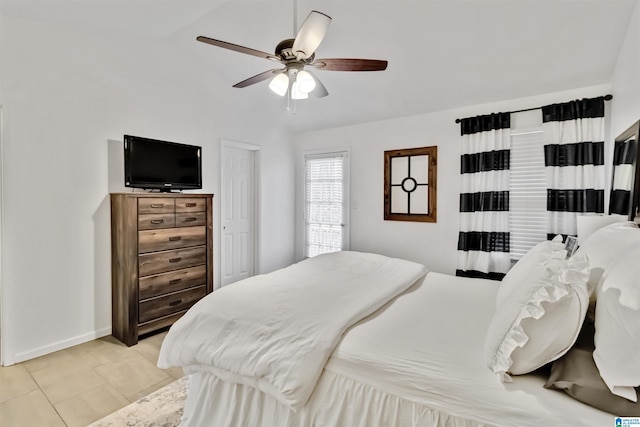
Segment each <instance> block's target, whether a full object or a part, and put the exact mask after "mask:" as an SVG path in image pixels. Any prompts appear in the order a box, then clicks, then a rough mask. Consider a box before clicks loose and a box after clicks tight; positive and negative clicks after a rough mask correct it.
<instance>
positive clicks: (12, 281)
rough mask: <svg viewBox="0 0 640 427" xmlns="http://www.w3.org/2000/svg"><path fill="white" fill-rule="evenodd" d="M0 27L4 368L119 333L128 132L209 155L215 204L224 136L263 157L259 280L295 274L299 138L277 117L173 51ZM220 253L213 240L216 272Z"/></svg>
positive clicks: (36, 25) (109, 38) (57, 29)
mask: <svg viewBox="0 0 640 427" xmlns="http://www.w3.org/2000/svg"><path fill="white" fill-rule="evenodd" d="M0 19H1V25H0V40H1V41H0V43H1V44H0V48H1V50H2V64H1V65H0V76H1V80H0V105H2V107H3V119H4V129H3V137H4V138H3V139H4V159H3V160H4V170H3V178H4V188H3V193H4V194H3V198H4V247H3V249H4V252H3V295H2V301H1V302H2V306H1V310H2V318H3V324H2V353H3V362H4V363H5V364H11V363H14V362H19V361H21V360H26V359H29V358H32V357H36V356H39V355H41V354H46V353H49V352H51V351H54V350H57V349H60V348H65V347H68V346H71V345H74V344H77V343H80V342H84V341H87V340H90V339H93V338H95V337H97V336H102V335H107V334H109V333H110V332H111V281H110V280H111V279H110V277H111V272H110V207H109V197H108V194H109V191H114V190H115V191H117V190H121V189H123V187H122V174H121V168H122V165H121V164H120V163H119V160H118V159H117V156H114V155H113V152H114V150H115V151H118V150H121V145H120V144H121V141H122V135H123V134H125V133H128V134H133V135H141V136H148V137H151V138H159V139H166V140H170V141H179V142H184V143H189V144H195V145H201V146H203V184H204V185H203V189H202V192H207V193H218V192H219V189H220V185H219V176H220V173H219V153H220V141H221V139H222V138H226V139H232V140H236V141H243V142H248V143H253V144H257V145H261V146H262V147H263V148H262V150H261V156H262V160H263V161H262V174H261V180H262V181H261V182H262V189H261V190H262V191H263V197H262V201H261V204H260V211H261V213H262V226H261V230H262V235H261V236H260V239H261V240H260V241H261V247H262V250H261V253H262V257H261V259H260V260H259V265H260V272H267V271H271V270H273V269H276V268H280V267H283V266H285V265H288V264H290V263H291V261H292V260H293V258H294V256H293V248H292V242H293V236H294V229H293V225H292V224H293V221H294V218H293V211H294V187H293V178H294V167H293V157H292V149H291V137H290V135H288V134H286V133H285V132H283V131H282V130H279V129H274V128H273V125H271V124H270V123H271V120H269V117H263V116H261V115H260V114H259V112H256V111H252V110H251V107H250V106H246V105H245V104H243V103H242V101H241V100H240V99H239V97H237V96H233V95H234V94H232V95H231V96H230V94H229V92H230V90H232V89H231V88H229V87H228V85H227V84H225V83H223V82H221V81H220V79H219V78H217V76H216V75H215V74H213V73H212V72H211V70H206V69H203V67H202V66H201V64H199V63H198V62H197V61H196V60H195V59H193V58H190V57H187V56H186V55H185V54H183V53H182V52H180V51H179V50H177V49H173V48H172V46H171V44H170V43H164V42H163V41H159V40H152V39H146V38H143V37H138V36H132V35H125V34H114V33H110V32H106V31H105V32H103V33H101V32H99V31H98V30H96V29H85V28H82V27H80V26H77V27H73V26H69V25H65V26H58V25H56V24H50V23H42V22H35V21H24V20H20V19H16V18H11V17H7V16H1V17H0ZM249 118H250V120H251V123H250V126H248V125H247V120H248V119H249ZM110 141H111V142H110ZM276 159H277V161H276ZM276 164H277V167H274V165H276ZM273 188H277V189H278V191H277V194H271V193H270V192H269V190H270V189H273ZM214 206H215V207H214V215H215V216H216V218H218V217H219V208H218V203H216V198H215V197H214ZM214 221H215V222H214V224H217V219H215V220H214ZM214 234H215V231H214ZM218 248H219V238H218V236H215V239H214V252H215V265H219V256H218V253H219V250H218ZM219 276H220V275H219V272H218V271H216V272H215V282H216V286H217V284H218V283H219Z"/></svg>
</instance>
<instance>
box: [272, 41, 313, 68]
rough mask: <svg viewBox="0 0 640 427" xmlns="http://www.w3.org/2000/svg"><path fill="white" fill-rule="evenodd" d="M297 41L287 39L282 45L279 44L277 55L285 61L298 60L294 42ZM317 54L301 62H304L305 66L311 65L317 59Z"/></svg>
mask: <svg viewBox="0 0 640 427" xmlns="http://www.w3.org/2000/svg"><path fill="white" fill-rule="evenodd" d="M294 41H295V39H285V40H282V41H281V42H280V43H278V45H277V46H276V50H275V54H276V56H279V57H280V58H282V60H283V61H287V62H288V61H293V60H296V58H297V57H296V55H295V54H294V53H293V49H292V48H293V42H294ZM315 56H316V54H315V52H314V53H313V54H311V56H309V57H308V58H307V59H304V60H302V61H301V62H304V63H305V64H308V63H311V62H313V59H314V58H315Z"/></svg>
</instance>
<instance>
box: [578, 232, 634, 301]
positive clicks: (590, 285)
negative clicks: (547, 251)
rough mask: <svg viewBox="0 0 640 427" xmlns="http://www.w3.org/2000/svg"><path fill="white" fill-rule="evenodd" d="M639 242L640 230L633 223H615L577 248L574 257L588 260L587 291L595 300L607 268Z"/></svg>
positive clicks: (596, 233)
mask: <svg viewBox="0 0 640 427" xmlns="http://www.w3.org/2000/svg"><path fill="white" fill-rule="evenodd" d="M638 242H640V230H639V229H638V224H636V223H634V222H629V221H627V222H617V223H614V224H611V225H607V226H606V227H602V228H600V229H599V230H596V231H595V232H593V234H591V235H590V236H589V237H588V238H587V239H586V240H585V241H584V243H583V244H582V245H580V247H579V248H578V250H577V251H576V253H575V255H579V254H585V255H587V258H589V267H590V268H591V272H590V275H589V281H588V282H587V289H588V291H589V295H591V297H592V299H595V296H596V293H595V292H594V291H595V289H596V288H597V287H598V284H599V283H600V284H601V282H602V280H603V274H604V272H605V271H606V269H607V267H609V266H610V265H612V264H613V263H614V262H615V261H616V260H617V259H619V258H620V256H622V254H624V253H625V252H626V251H627V250H628V247H629V246H630V245H633V244H634V243H638Z"/></svg>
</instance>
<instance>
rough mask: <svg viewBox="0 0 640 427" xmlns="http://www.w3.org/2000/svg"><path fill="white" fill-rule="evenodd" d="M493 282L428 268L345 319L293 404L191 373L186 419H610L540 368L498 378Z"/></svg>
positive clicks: (235, 422)
mask: <svg viewBox="0 0 640 427" xmlns="http://www.w3.org/2000/svg"><path fill="white" fill-rule="evenodd" d="M497 288H498V283H497V282H493V281H488V280H481V279H468V278H461V277H454V276H448V275H443V274H438V273H433V272H431V273H429V274H427V276H426V277H425V278H424V279H423V280H421V281H419V282H418V283H417V284H415V285H414V286H412V287H411V288H410V289H409V290H408V291H406V292H405V293H404V294H402V295H401V296H400V297H398V298H396V299H395V300H394V301H392V302H390V303H388V304H387V305H385V306H384V307H382V308H381V309H380V310H378V311H377V312H375V313H374V314H373V315H371V316H369V317H367V318H365V319H363V320H362V321H360V322H359V323H357V324H355V325H354V326H353V327H351V328H350V329H349V330H348V331H347V333H346V334H345V335H344V336H343V339H342V340H341V342H340V343H339V344H338V346H337V347H336V349H335V350H334V352H333V354H332V356H331V358H330V359H329V361H328V363H327V364H326V366H325V368H324V371H323V373H322V375H321V377H320V379H319V381H318V383H317V385H316V387H315V390H314V392H313V394H312V396H311V398H310V399H309V401H308V402H307V403H306V404H305V405H304V406H303V407H302V408H301V409H300V410H298V411H296V412H294V411H292V410H290V409H289V408H287V407H286V406H284V405H282V404H281V403H279V402H277V401H276V400H275V399H273V398H271V397H269V396H267V395H265V394H263V393H261V392H260V391H258V390H257V389H254V388H253V387H250V386H247V385H242V384H233V383H228V382H224V381H222V380H220V379H219V378H217V377H215V376H214V375H212V374H211V373H209V372H205V371H201V372H199V371H193V372H190V375H189V377H190V378H189V381H190V383H189V394H188V398H187V402H186V405H185V416H184V419H183V425H185V426H215V427H221V426H249V425H251V426H265V427H267V426H268V427H272V426H300V427H302V426H349V427H357V426H362V427H389V426H485V425H497V426H523V427H526V426H532V427H533V426H536V427H538V426H543V425H544V426H576V425H580V426H607V425H614V424H615V423H614V418H615V417H614V416H613V415H611V414H608V413H605V412H602V411H599V410H597V409H595V408H592V407H589V406H587V405H584V404H582V403H580V402H577V401H575V400H573V399H571V398H570V397H568V396H567V395H566V394H564V393H563V392H559V391H555V390H547V389H544V388H543V384H544V382H545V378H544V377H543V376H542V375H536V374H529V375H525V376H517V377H514V381H513V382H512V383H502V382H500V381H499V380H498V378H497V377H496V376H495V375H494V374H493V373H492V372H491V371H490V370H489V368H488V367H487V366H486V363H485V360H484V356H483V354H484V353H483V349H484V338H485V333H486V330H487V328H488V325H489V322H490V320H491V317H492V314H493V311H494V308H495V296H496V292H497Z"/></svg>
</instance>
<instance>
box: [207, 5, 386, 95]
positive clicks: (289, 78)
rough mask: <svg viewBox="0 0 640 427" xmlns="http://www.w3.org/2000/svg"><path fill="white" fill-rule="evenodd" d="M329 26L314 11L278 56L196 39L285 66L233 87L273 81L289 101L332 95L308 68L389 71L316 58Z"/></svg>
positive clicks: (373, 62) (375, 63)
mask: <svg viewBox="0 0 640 427" xmlns="http://www.w3.org/2000/svg"><path fill="white" fill-rule="evenodd" d="M330 23H331V18H330V17H329V16H328V15H325V14H324V13H322V12H318V11H315V10H313V11H311V13H309V16H307V19H305V21H304V22H303V23H302V26H301V27H300V30H299V31H298V34H297V35H296V37H295V39H286V40H283V41H281V42H280V43H278V45H277V46H276V49H275V55H272V54H270V53H266V52H262V51H259V50H256V49H251V48H248V47H244V46H240V45H237V44H233V43H229V42H225V41H222V40H216V39H212V38H209V37H205V36H199V37H197V40H198V41H200V42H203V43H207V44H210V45H213V46H217V47H221V48H224V49H228V50H233V51H234V52H239V53H244V54H246V55H252V56H257V57H260V58H265V59H268V60H270V61H275V62H279V63H281V64H282V65H284V68H282V69H273V70H268V71H264V72H262V73H260V74H256V75H255V76H252V77H249V78H248V79H246V80H243V81H241V82H239V83H236V84H235V85H233V87H237V88H244V87H247V86H251V85H253V84H256V83H259V82H261V81H264V80H268V79H271V81H270V82H269V89H271V90H272V91H273V92H274V93H276V94H277V95H279V96H285V95H287V94H289V96H288V99H290V100H292V99H293V100H297V99H307V98H308V97H309V94H311V95H313V96H314V97H316V98H322V97H325V96H327V95H328V94H329V92H328V91H327V89H326V88H325V87H324V85H323V84H322V82H321V81H320V80H319V79H318V78H317V77H316V76H315V75H314V74H313V73H311V72H310V71H308V70H305V69H304V67H305V66H310V67H314V68H316V69H318V70H323V71H382V70H385V69H386V68H387V61H384V60H378V59H351V58H331V59H316V58H315V52H316V49H317V48H318V46H320V43H322V40H324V37H325V36H326V34H327V30H328V28H329V24H330Z"/></svg>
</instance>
